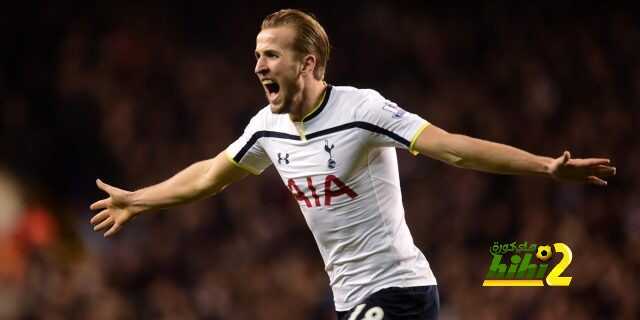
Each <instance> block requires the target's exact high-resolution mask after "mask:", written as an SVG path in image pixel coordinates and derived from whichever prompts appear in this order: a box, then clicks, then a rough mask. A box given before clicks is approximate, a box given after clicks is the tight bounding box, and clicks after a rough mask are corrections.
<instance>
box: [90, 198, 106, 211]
mask: <svg viewBox="0 0 640 320" xmlns="http://www.w3.org/2000/svg"><path fill="white" fill-rule="evenodd" d="M110 204H111V199H110V198H107V199H102V200H98V201H96V202H94V203H93V204H91V206H90V207H89V208H90V209H91V210H97V209H105V208H107V207H108V206H109V205H110Z"/></svg>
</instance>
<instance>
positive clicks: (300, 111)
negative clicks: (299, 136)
mask: <svg viewBox="0 0 640 320" xmlns="http://www.w3.org/2000/svg"><path fill="white" fill-rule="evenodd" d="M326 87H327V83H326V82H324V81H322V80H321V81H312V82H310V83H309V84H307V85H306V86H305V87H304V88H303V89H302V97H301V101H300V104H299V105H298V107H297V108H293V109H294V110H292V111H291V112H289V118H291V121H295V122H300V121H302V120H303V119H304V117H305V116H306V115H308V114H309V113H311V111H313V109H315V108H316V107H317V106H318V105H319V104H320V103H321V101H320V99H322V95H323V94H324V90H325V88H326Z"/></svg>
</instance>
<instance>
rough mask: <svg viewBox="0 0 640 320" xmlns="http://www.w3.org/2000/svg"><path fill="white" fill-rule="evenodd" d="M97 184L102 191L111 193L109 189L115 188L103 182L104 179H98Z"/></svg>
mask: <svg viewBox="0 0 640 320" xmlns="http://www.w3.org/2000/svg"><path fill="white" fill-rule="evenodd" d="M96 185H97V186H98V188H100V189H101V190H102V191H104V192H107V193H110V192H109V191H111V190H113V187H112V186H110V185H108V184H106V183H104V182H102V180H100V179H96Z"/></svg>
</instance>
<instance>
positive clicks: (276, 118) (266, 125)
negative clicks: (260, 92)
mask: <svg viewBox="0 0 640 320" xmlns="http://www.w3.org/2000/svg"><path fill="white" fill-rule="evenodd" d="M286 116H287V115H286V114H275V113H273V112H271V106H269V105H266V106H264V107H263V108H261V109H260V110H258V112H256V114H255V115H254V116H253V117H252V118H251V121H250V122H249V126H250V127H251V128H252V129H253V130H255V131H259V130H273V129H275V128H277V127H278V126H280V125H281V123H282V122H283V121H284V120H286ZM283 119H284V120H283Z"/></svg>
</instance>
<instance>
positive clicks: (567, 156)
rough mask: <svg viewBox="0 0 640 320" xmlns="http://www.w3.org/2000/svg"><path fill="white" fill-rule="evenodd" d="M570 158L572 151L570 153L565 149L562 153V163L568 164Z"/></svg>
mask: <svg viewBox="0 0 640 320" xmlns="http://www.w3.org/2000/svg"><path fill="white" fill-rule="evenodd" d="M570 159H571V153H569V151H565V152H564V153H563V154H562V161H561V164H567V162H569V160H570Z"/></svg>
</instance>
